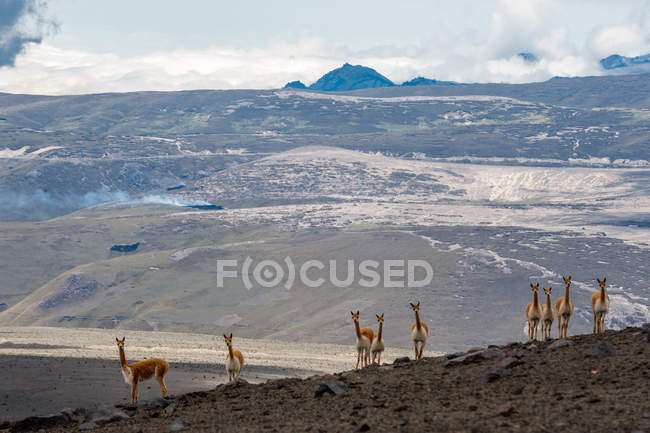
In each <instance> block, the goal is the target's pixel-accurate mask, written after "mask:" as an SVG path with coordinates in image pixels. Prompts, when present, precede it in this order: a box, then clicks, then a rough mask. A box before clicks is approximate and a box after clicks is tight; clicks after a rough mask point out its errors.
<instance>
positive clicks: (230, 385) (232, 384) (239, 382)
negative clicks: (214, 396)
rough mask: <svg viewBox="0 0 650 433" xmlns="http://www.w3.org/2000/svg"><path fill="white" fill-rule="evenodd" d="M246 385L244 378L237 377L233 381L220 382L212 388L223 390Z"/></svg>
mask: <svg viewBox="0 0 650 433" xmlns="http://www.w3.org/2000/svg"><path fill="white" fill-rule="evenodd" d="M244 385H248V381H246V379H237V380H236V381H234V382H226V383H221V384H219V385H217V386H216V388H214V390H215V391H225V390H227V389H234V388H239V387H240V386H244Z"/></svg>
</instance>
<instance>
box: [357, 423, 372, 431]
mask: <svg viewBox="0 0 650 433" xmlns="http://www.w3.org/2000/svg"><path fill="white" fill-rule="evenodd" d="M368 430H370V426H369V425H368V424H366V423H363V424H361V427H359V431H368Z"/></svg>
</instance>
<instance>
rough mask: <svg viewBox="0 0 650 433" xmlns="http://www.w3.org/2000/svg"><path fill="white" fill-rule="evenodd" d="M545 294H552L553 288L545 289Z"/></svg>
mask: <svg viewBox="0 0 650 433" xmlns="http://www.w3.org/2000/svg"><path fill="white" fill-rule="evenodd" d="M544 293H545V294H547V295H550V294H551V288H550V287H549V288H548V289H544Z"/></svg>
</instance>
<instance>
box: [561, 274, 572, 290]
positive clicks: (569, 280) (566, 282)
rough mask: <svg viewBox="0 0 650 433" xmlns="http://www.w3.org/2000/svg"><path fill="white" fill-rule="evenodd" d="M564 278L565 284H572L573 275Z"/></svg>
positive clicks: (567, 285)
mask: <svg viewBox="0 0 650 433" xmlns="http://www.w3.org/2000/svg"><path fill="white" fill-rule="evenodd" d="M562 279H563V280H564V285H565V286H566V287H569V286H570V285H571V275H569V278H564V277H562Z"/></svg>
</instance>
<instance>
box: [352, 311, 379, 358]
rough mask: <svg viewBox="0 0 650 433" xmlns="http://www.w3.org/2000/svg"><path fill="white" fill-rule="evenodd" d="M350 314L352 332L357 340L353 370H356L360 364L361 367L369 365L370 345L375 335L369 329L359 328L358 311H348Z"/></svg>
mask: <svg viewBox="0 0 650 433" xmlns="http://www.w3.org/2000/svg"><path fill="white" fill-rule="evenodd" d="M350 314H352V320H353V321H354V331H355V335H356V339H357V344H356V346H357V365H356V367H354V369H355V370H358V369H359V363H361V367H367V366H368V365H370V345H371V344H372V340H373V339H374V337H375V333H374V332H373V330H372V329H370V328H360V327H359V311H357V312H356V313H354V312H352V311H350Z"/></svg>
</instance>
